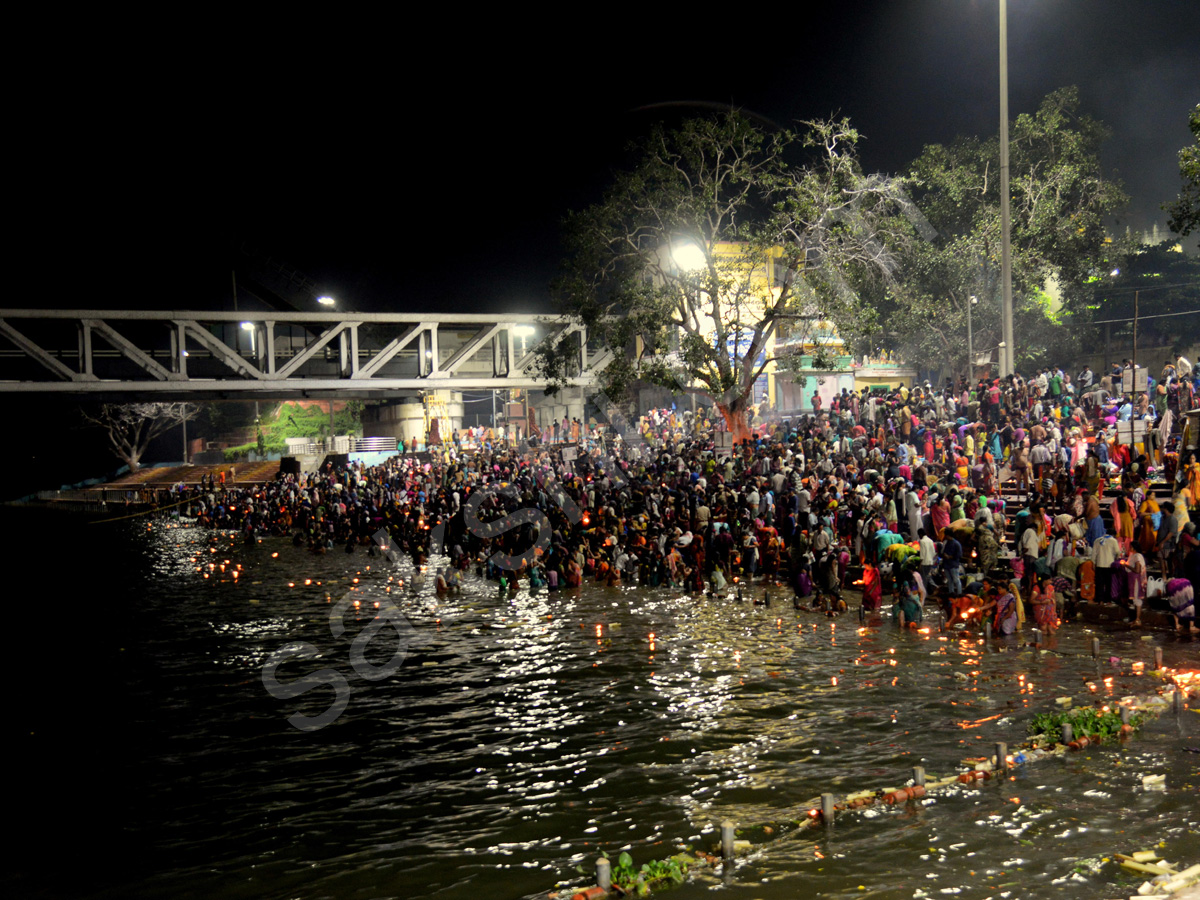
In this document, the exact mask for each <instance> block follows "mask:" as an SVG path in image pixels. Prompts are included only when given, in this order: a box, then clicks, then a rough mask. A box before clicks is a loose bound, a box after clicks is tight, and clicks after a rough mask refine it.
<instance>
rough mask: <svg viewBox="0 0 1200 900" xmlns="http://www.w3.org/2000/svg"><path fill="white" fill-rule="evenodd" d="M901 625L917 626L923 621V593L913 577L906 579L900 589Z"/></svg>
mask: <svg viewBox="0 0 1200 900" xmlns="http://www.w3.org/2000/svg"><path fill="white" fill-rule="evenodd" d="M899 614H900V616H902V617H903V618H901V620H900V625H901V626H905V625H907V626H908V627H909V628H916V627H917V624H918V623H919V622H920V621H921V595H920V593H919V591H918V590H917V586H916V585H915V584H914V583H913V581H912V580H911V579H905V581H904V586H903V587H902V588H901V590H900V609H899Z"/></svg>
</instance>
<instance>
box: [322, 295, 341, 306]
mask: <svg viewBox="0 0 1200 900" xmlns="http://www.w3.org/2000/svg"><path fill="white" fill-rule="evenodd" d="M317 302H318V303H320V304H321V305H322V306H336V305H337V301H336V300H334V299H333V298H332V297H318V298H317Z"/></svg>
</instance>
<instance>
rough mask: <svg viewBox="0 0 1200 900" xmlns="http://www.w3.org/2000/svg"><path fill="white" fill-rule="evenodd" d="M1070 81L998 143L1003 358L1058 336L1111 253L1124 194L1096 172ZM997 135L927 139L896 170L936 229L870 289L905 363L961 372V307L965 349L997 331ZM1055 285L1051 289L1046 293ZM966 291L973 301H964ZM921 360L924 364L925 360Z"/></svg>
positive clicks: (1099, 139) (1032, 359)
mask: <svg viewBox="0 0 1200 900" xmlns="http://www.w3.org/2000/svg"><path fill="white" fill-rule="evenodd" d="M1078 107H1079V99H1078V92H1077V91H1076V89H1075V88H1063V89H1061V90H1058V91H1055V92H1054V93H1052V94H1050V95H1049V96H1047V97H1046V98H1045V99H1044V100H1043V101H1042V103H1041V105H1040V106H1039V108H1038V110H1037V112H1036V113H1034V114H1032V115H1029V114H1025V115H1021V116H1019V117H1018V118H1017V119H1016V121H1015V122H1014V123H1013V126H1012V128H1011V134H1010V141H1009V174H1010V179H1009V184H1010V192H1011V210H1012V219H1011V229H1010V236H1011V247H1012V257H1011V258H1012V279H1013V305H1014V333H1015V335H1016V344H1017V346H1016V353H1015V355H1014V356H1015V360H1016V362H1017V363H1018V365H1030V364H1035V363H1037V362H1039V361H1041V359H1042V358H1043V357H1045V356H1053V355H1057V353H1058V352H1061V351H1062V349H1063V347H1062V345H1063V344H1064V343H1065V342H1066V341H1067V340H1069V337H1070V335H1069V333H1068V332H1067V331H1066V330H1065V329H1064V328H1062V327H1061V324H1062V322H1063V320H1064V319H1065V317H1067V316H1069V315H1070V314H1071V313H1072V312H1074V311H1076V310H1082V309H1083V308H1085V307H1086V306H1087V304H1088V303H1089V302H1090V301H1091V299H1092V291H1091V287H1090V284H1089V279H1090V278H1091V277H1092V276H1093V275H1094V273H1096V272H1097V271H1103V270H1104V269H1105V266H1106V265H1107V266H1108V268H1111V265H1109V263H1110V262H1111V259H1110V257H1111V256H1112V255H1114V254H1116V253H1118V252H1119V250H1118V249H1115V248H1113V247H1112V246H1111V245H1110V244H1108V243H1106V238H1105V230H1104V223H1105V218H1106V216H1108V215H1109V214H1111V213H1112V212H1113V211H1114V210H1116V209H1117V208H1119V207H1120V206H1122V205H1123V204H1124V203H1125V202H1126V199H1127V198H1126V196H1125V194H1124V192H1123V190H1122V189H1121V186H1120V184H1119V183H1118V182H1115V181H1112V180H1109V179H1108V178H1106V177H1105V176H1104V175H1103V173H1102V171H1101V167H1100V161H1099V150H1100V146H1101V144H1102V143H1103V141H1104V139H1105V138H1106V136H1107V131H1106V130H1105V128H1104V127H1103V126H1102V125H1101V124H1100V123H1099V122H1097V121H1096V120H1094V119H1092V118H1090V117H1088V116H1084V115H1080V114H1079V111H1078ZM999 166H1000V145H999V138H998V137H992V138H988V139H986V140H983V139H980V138H977V137H970V138H959V139H958V140H956V141H954V142H953V143H951V144H949V145H942V144H934V145H930V146H927V147H926V148H925V150H924V152H923V153H922V154H921V156H920V157H919V158H918V159H917V160H916V161H915V162H914V163H913V164H912V166H911V167H910V170H909V172H908V179H909V184H910V190H911V192H912V197H913V201H914V202H915V203H916V205H917V207H918V208H919V209H920V210H921V212H922V213H923V214H924V216H925V217H926V219H927V221H928V222H929V224H930V225H931V226H932V228H933V229H934V231H935V232H936V235H935V237H934V238H933V240H929V241H919V240H914V241H911V242H909V243H908V244H907V245H906V246H907V249H908V252H907V253H906V255H905V256H904V258H903V280H902V281H901V282H899V283H897V284H895V285H892V286H890V288H889V290H888V292H887V294H886V296H882V297H878V298H877V300H878V302H879V305H880V308H881V317H882V319H883V320H884V321H885V322H886V328H884V329H882V330H881V332H880V333H878V334H877V335H875V336H874V341H875V342H876V343H877V344H879V345H883V346H889V347H891V348H894V349H899V350H900V351H901V352H902V354H903V355H904V356H905V358H907V359H910V360H928V361H940V362H941V363H942V364H943V365H949V366H951V367H953V368H955V369H957V370H958V371H964V370H965V363H966V355H967V352H966V351H967V322H966V316H967V305H968V304H971V305H972V325H973V327H974V332H975V339H974V346H975V349H976V352H977V353H978V352H979V351H981V350H983V351H987V350H989V349H993V348H995V347H996V346H997V345H998V344H999V342H1000V340H1001V339H1002V338H1001V315H1000V304H1001V281H1000V272H1001V223H1000V168H999ZM1056 293H1057V296H1055V294H1056ZM972 298H975V302H974V303H972ZM930 365H931V367H933V365H934V364H932V363H930Z"/></svg>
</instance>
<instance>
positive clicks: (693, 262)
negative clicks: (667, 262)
mask: <svg viewBox="0 0 1200 900" xmlns="http://www.w3.org/2000/svg"><path fill="white" fill-rule="evenodd" d="M671 259H673V260H674V261H675V265H677V266H679V268H680V269H681V270H682V271H684V272H688V273H689V274H690V273H692V272H699V271H700V270H701V269H703V268H704V266H705V265H706V263H707V260H706V259H705V258H704V251H703V250H701V249H700V248H699V247H697V246H696V245H695V244H693V243H692V242H691V241H683V242H682V243H679V244H674V245H672V247H671Z"/></svg>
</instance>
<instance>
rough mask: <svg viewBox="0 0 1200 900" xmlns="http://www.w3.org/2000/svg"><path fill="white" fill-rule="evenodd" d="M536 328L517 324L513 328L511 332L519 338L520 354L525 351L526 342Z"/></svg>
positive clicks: (523, 353)
mask: <svg viewBox="0 0 1200 900" xmlns="http://www.w3.org/2000/svg"><path fill="white" fill-rule="evenodd" d="M536 330H537V329H535V328H534V327H533V326H532V325H518V326H516V327H515V328H513V334H515V335H517V337H519V338H520V339H521V355H522V356H524V355H525V352H526V342H527V341H528V340H529V338H531V337H532V336H533V333H534V331H536Z"/></svg>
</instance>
